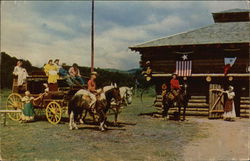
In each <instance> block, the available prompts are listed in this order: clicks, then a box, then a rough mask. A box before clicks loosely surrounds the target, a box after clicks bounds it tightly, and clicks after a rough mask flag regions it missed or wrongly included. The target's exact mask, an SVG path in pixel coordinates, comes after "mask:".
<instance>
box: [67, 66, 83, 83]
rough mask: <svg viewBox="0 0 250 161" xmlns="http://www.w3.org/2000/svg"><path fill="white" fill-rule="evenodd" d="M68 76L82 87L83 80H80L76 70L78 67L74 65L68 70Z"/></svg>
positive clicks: (78, 71) (80, 77)
mask: <svg viewBox="0 0 250 161" xmlns="http://www.w3.org/2000/svg"><path fill="white" fill-rule="evenodd" d="M69 75H70V77H71V78H72V79H73V80H76V81H78V82H80V84H81V85H84V80H83V79H82V76H81V74H80V70H79V68H78V65H77V64H76V63H74V64H73V65H72V67H70V68H69Z"/></svg>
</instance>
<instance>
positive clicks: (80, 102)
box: [68, 87, 121, 131]
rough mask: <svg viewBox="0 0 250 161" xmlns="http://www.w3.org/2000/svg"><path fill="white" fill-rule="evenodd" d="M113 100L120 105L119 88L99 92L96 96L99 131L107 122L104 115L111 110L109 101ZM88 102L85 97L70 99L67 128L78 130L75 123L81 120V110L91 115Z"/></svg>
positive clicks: (79, 96) (77, 96)
mask: <svg viewBox="0 0 250 161" xmlns="http://www.w3.org/2000/svg"><path fill="white" fill-rule="evenodd" d="M112 99H114V100H115V102H116V104H117V105H119V104H120V103H121V96H120V91H119V88H117V87H114V88H112V89H109V90H108V91H106V92H101V93H99V94H98V95H97V101H96V104H95V109H96V114H97V115H98V116H99V120H98V122H99V123H100V129H101V130H102V131H104V130H105V122H106V120H107V116H106V113H107V111H108V110H109V109H110V108H111V101H112ZM89 104H90V100H89V99H87V97H86V96H84V95H81V94H78V95H75V96H73V97H72V99H71V100H70V101H69V105H68V114H69V118H70V120H69V127H70V129H78V128H77V126H76V124H75V121H77V120H78V119H79V118H81V116H82V113H83V110H86V111H88V112H90V113H91V108H90V106H89Z"/></svg>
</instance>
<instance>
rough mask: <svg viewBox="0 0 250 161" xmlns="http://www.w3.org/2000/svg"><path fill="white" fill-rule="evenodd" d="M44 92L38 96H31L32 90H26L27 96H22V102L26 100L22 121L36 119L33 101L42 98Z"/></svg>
mask: <svg viewBox="0 0 250 161" xmlns="http://www.w3.org/2000/svg"><path fill="white" fill-rule="evenodd" d="M43 95H44V94H42V95H40V96H39V97H37V98H34V97H31V96H30V92H29V91H26V92H25V96H24V97H23V98H22V102H24V109H23V113H22V115H21V122H27V121H34V116H35V113H34V108H33V102H34V101H36V100H38V99H40V98H41V97H42V96H43Z"/></svg>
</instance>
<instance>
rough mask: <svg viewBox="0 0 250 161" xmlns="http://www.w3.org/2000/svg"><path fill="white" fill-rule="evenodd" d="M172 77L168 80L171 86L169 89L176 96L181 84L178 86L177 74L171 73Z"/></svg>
mask: <svg viewBox="0 0 250 161" xmlns="http://www.w3.org/2000/svg"><path fill="white" fill-rule="evenodd" d="M172 77H173V78H172V79H171V81H170V87H171V91H172V93H173V94H174V96H175V97H176V96H178V94H179V92H180V89H181V86H180V83H179V80H178V79H177V74H176V73H174V74H173V75H172Z"/></svg>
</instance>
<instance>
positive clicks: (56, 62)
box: [54, 59, 62, 73]
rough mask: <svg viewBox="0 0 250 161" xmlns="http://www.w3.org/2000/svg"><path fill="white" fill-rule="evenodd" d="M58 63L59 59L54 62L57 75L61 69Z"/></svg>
mask: <svg viewBox="0 0 250 161" xmlns="http://www.w3.org/2000/svg"><path fill="white" fill-rule="evenodd" d="M59 61H60V60H59V59H56V60H54V65H56V66H57V70H58V73H59V70H60V68H61V67H62V66H61V65H60V64H59Z"/></svg>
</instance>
